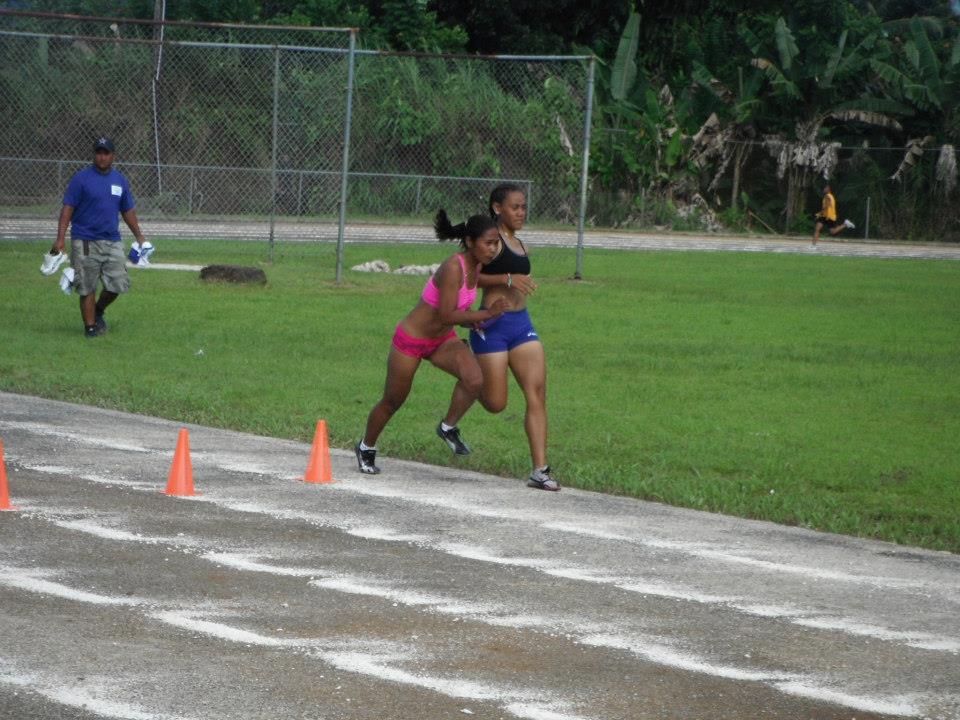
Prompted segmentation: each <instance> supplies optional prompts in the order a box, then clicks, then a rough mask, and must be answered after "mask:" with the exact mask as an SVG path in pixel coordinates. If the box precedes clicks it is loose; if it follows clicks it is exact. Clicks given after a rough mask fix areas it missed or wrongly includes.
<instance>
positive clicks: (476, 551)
mask: <svg viewBox="0 0 960 720" xmlns="http://www.w3.org/2000/svg"><path fill="white" fill-rule="evenodd" d="M25 467H26V466H25ZM29 467H30V468H31V469H34V470H37V471H39V472H49V473H55V474H70V471H69V469H68V468H63V467H60V466H29ZM81 479H90V480H92V481H95V482H99V481H103V482H112V483H113V484H121V485H127V486H130V487H133V488H134V489H137V490H149V491H151V492H152V491H156V487H155V486H153V485H149V484H146V483H133V482H131V481H123V480H106V479H103V480H100V479H97V480H94V479H93V478H90V477H85V476H81ZM144 485H146V486H147V487H143V486H144ZM333 487H336V486H333ZM386 496H387V497H403V496H402V495H401V494H399V493H396V492H392V493H389V494H387V495H386ZM177 499H187V500H196V501H201V502H210V503H213V504H215V505H217V506H219V507H223V508H226V509H230V510H233V511H235V512H247V513H253V514H263V515H269V516H271V517H275V518H277V519H283V520H300V521H305V522H313V523H316V524H318V525H321V526H323V527H330V528H333V529H335V530H339V531H341V532H346V533H349V534H354V535H356V536H358V537H364V538H369V537H371V536H376V537H374V538H373V539H377V540H383V541H387V542H416V543H417V544H419V545H421V546H423V547H426V548H432V549H435V550H439V551H440V552H445V553H448V554H451V555H455V556H459V557H463V558H466V559H470V560H476V561H479V562H489V563H494V564H500V565H512V566H515V567H525V568H529V569H532V570H536V571H539V572H543V573H546V574H549V575H553V576H557V577H564V578H567V579H575V580H580V581H583V582H593V583H601V584H612V585H614V586H616V587H619V588H620V589H622V590H624V591H627V592H636V593H638V594H642V595H649V596H653V597H663V598H666V599H674V600H681V601H691V602H698V603H704V604H716V605H722V606H724V607H728V608H730V609H733V610H736V611H739V612H745V613H748V614H751V615H757V616H761V617H767V618H771V619H782V620H785V621H788V622H791V623H794V624H797V625H805V626H808V627H816V628H818V629H823V630H832V631H837V632H846V633H849V634H852V635H858V636H865V637H872V638H874V639H877V640H881V641H884V642H894V643H900V644H905V645H907V646H909V647H915V648H918V649H923V650H929V651H933V652H949V653H954V654H956V653H960V640H957V639H955V638H950V637H946V636H938V635H933V634H930V633H923V632H912V631H901V630H893V629H890V628H884V627H882V626H880V625H876V624H874V623H867V622H862V621H859V620H854V619H849V618H830V617H824V616H822V614H820V613H818V612H817V613H815V612H812V611H809V610H803V609H800V608H796V607H778V606H776V605H765V604H762V603H756V602H755V601H753V600H750V599H747V598H736V597H727V596H719V595H711V594H709V593H702V592H699V591H696V590H691V589H689V588H681V587H677V586H672V585H667V584H664V583H658V582H650V581H647V580H645V579H643V578H623V577H616V576H611V575H601V574H598V572H597V571H595V570H590V569H584V568H578V567H570V566H558V565H557V564H556V563H554V562H552V561H548V560H541V559H537V558H523V557H502V556H499V555H496V554H495V553H492V552H490V551H488V550H487V549H485V548H482V547H478V546H471V545H466V544H457V543H442V542H441V543H431V542H429V541H426V542H423V541H421V540H419V539H415V538H418V537H419V536H414V535H409V534H404V533H400V532H395V531H392V530H390V529H388V528H382V527H378V528H376V529H375V530H372V529H371V528H370V527H369V526H360V525H353V524H351V523H349V522H347V521H344V520H342V519H340V518H332V517H330V516H326V515H321V514H317V513H305V512H302V511H297V510H290V509H287V508H277V507H271V506H269V505H266V504H263V503H252V502H248V501H240V500H235V499H231V498H229V497H226V498H215V497H213V496H194V497H187V498H177ZM560 526H562V527H567V528H572V527H574V526H571V525H569V524H559V526H558V524H557V523H546V524H544V527H550V528H551V529H560ZM571 531H572V530H571ZM587 534H588V535H591V536H600V532H599V531H598V532H594V531H592V530H591V531H589V532H588V533H587ZM602 536H603V537H605V538H606V539H618V538H620V537H621V536H619V535H617V534H612V533H605V534H603V535H602ZM638 542H640V543H641V544H647V541H642V542H641V541H638ZM650 542H653V543H655V544H656V545H657V546H658V547H660V546H664V547H669V548H670V549H679V548H681V547H683V546H689V547H693V548H695V549H696V551H697V552H699V550H700V549H699V548H696V546H693V545H692V544H689V543H682V542H673V541H661V540H654V541H650ZM851 577H853V576H851Z"/></svg>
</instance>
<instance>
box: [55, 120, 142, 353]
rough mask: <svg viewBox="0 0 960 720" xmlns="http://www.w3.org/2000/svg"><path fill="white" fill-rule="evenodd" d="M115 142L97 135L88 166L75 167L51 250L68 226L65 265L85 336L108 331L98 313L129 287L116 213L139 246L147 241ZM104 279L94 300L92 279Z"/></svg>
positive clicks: (58, 245) (58, 244) (59, 249)
mask: <svg viewBox="0 0 960 720" xmlns="http://www.w3.org/2000/svg"><path fill="white" fill-rule="evenodd" d="M113 160H114V145H113V141H112V140H111V139H110V138H106V137H101V138H98V139H97V141H96V142H95V143H94V146H93V164H92V165H88V166H87V167H85V168H84V169H83V170H80V171H78V172H77V173H76V174H75V175H74V176H73V177H72V178H70V183H69V184H68V185H67V191H66V192H65V193H64V195H63V209H62V210H61V211H60V224H59V226H58V227H57V240H56V242H54V244H53V249H52V250H51V253H52V254H57V253H59V252H63V249H64V244H65V238H66V234H67V227H68V226H69V227H70V265H71V266H72V267H73V270H74V273H75V279H74V289H75V290H77V292H78V293H79V294H80V314H81V316H82V317H83V327H84V332H85V334H86V336H87V337H97V336H98V335H103V333H105V332H106V331H107V323H106V321H105V320H104V319H103V313H104V311H105V310H106V309H107V306H108V305H109V304H110V303H112V302H113V301H114V300H116V299H117V296H118V295H120V294H121V293H125V292H127V290H129V289H130V276H129V275H127V262H126V255H124V252H123V243H122V242H121V241H120V220H119V218H118V215H119V216H120V217H123V221H124V222H125V223H126V224H127V227H129V228H130V232H132V233H133V235H134V237H135V238H136V239H137V242H139V243H140V244H141V245H143V243H144V242H146V240H145V239H144V237H143V233H142V232H141V231H140V223H139V222H137V213H136V212H135V211H134V205H135V203H134V199H133V193H131V192H130V183H128V182H127V179H126V178H125V177H124V176H123V175H122V174H121V173H120V171H119V170H115V169H114V168H113ZM99 281H102V282H103V290H102V291H101V292H100V297H99V298H96V292H97V283H98V282H99Z"/></svg>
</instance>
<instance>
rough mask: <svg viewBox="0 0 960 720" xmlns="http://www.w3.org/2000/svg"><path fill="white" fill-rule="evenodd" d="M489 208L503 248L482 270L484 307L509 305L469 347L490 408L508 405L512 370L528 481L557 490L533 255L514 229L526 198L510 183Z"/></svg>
mask: <svg viewBox="0 0 960 720" xmlns="http://www.w3.org/2000/svg"><path fill="white" fill-rule="evenodd" d="M490 214H491V215H492V216H493V217H494V218H495V219H496V220H497V225H498V229H499V231H500V252H499V254H498V255H497V256H496V257H495V258H494V259H493V261H491V262H490V263H489V264H488V265H486V266H484V267H483V268H481V270H480V278H479V282H478V284H479V285H480V287H482V288H483V299H482V301H481V303H480V305H481V307H491V306H492V305H493V304H494V303H495V302H497V301H498V300H506V301H507V304H508V307H509V309H508V310H507V312H505V313H503V315H501V316H500V317H498V318H497V319H495V320H493V321H490V322H488V323H482V324H481V325H480V326H478V327H476V328H475V329H473V330H471V331H470V347H471V348H472V349H473V352H474V354H475V355H476V356H477V362H479V363H480V368H481V370H483V389H482V390H481V392H480V403H481V404H482V405H483V407H484V408H485V409H486V410H488V411H489V412H492V413H498V412H501V411H502V410H503V409H504V408H505V407H506V406H507V380H508V378H507V369H508V368H509V369H510V370H511V371H512V372H513V376H514V378H516V380H517V384H518V385H519V386H520V389H521V390H522V391H523V395H524V398H525V399H526V401H527V411H526V415H525V417H524V427H525V428H526V431H527V440H528V442H529V444H530V457H531V459H532V461H533V470H532V471H531V473H530V476H529V478H528V479H527V485H529V486H530V487H534V488H538V489H540V490H559V489H560V484H559V483H558V482H557V481H556V480H555V479H554V478H553V476H552V475H551V471H550V464H549V463H548V462H547V365H546V358H545V355H544V352H543V344H542V343H541V342H540V336H539V335H537V331H536V330H535V329H534V327H533V323H532V322H531V321H530V315H529V313H528V312H527V296H528V295H530V293H532V292H533V291H534V290H536V289H537V284H536V283H535V282H534V281H533V279H532V278H531V277H530V258H529V257H528V256H527V249H526V247H524V244H523V242H521V240H520V238H518V237H517V235H516V233H517V231H518V230H520V229H521V228H522V227H523V223H524V221H525V220H526V219H527V199H526V196H525V195H524V194H523V190H522V189H521V188H520V187H519V186H517V185H512V184H504V185H498V186H497V187H496V188H494V190H493V192H492V193H490Z"/></svg>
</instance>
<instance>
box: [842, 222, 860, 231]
mask: <svg viewBox="0 0 960 720" xmlns="http://www.w3.org/2000/svg"><path fill="white" fill-rule="evenodd" d="M843 224H844V225H845V226H846V227H847V228H848V229H849V230H853V229H854V228H855V227H857V226H856V225H854V224H853V223H852V222H850V221H849V220H844V221H843Z"/></svg>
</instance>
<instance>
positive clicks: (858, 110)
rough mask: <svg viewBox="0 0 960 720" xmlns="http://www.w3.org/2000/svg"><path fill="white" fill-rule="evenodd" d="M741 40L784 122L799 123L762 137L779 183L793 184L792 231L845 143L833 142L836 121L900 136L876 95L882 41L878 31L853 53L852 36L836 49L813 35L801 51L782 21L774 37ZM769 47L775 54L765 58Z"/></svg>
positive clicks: (788, 218) (749, 35)
mask: <svg viewBox="0 0 960 720" xmlns="http://www.w3.org/2000/svg"><path fill="white" fill-rule="evenodd" d="M743 34H744V36H745V39H746V40H747V42H748V45H750V49H751V51H752V52H753V55H754V57H753V58H752V59H751V61H750V65H751V66H752V67H753V68H755V70H756V71H758V72H759V73H760V74H761V75H762V76H763V78H764V81H765V83H766V84H767V85H768V86H769V89H770V94H769V101H770V102H771V104H772V105H774V106H775V108H776V110H778V111H779V115H780V116H783V117H795V118H796V117H799V118H800V119H798V120H796V122H795V123H794V125H793V128H792V129H786V128H785V129H784V130H781V131H779V132H772V133H770V132H767V133H765V134H764V136H763V142H764V146H765V147H766V149H767V150H768V151H769V152H770V154H771V155H772V156H773V157H774V158H775V159H776V162H777V176H778V178H780V179H781V180H783V179H784V178H785V179H786V182H787V201H786V205H785V224H786V227H787V228H790V227H791V226H792V224H793V220H794V218H795V217H796V216H797V215H798V213H800V212H801V211H802V209H803V206H804V204H805V196H806V192H807V191H808V189H809V188H810V187H811V185H812V184H813V181H814V179H815V178H817V177H821V178H823V179H824V180H827V179H829V178H830V175H831V173H832V172H833V170H834V168H835V167H836V165H837V162H838V149H839V147H840V143H839V142H837V141H836V140H835V139H833V138H831V129H832V124H833V123H834V122H835V123H841V124H857V125H866V126H870V127H874V128H882V129H886V130H893V131H898V132H899V131H901V130H902V128H901V126H900V124H899V122H897V121H896V120H895V119H893V118H892V117H890V116H889V115H887V114H885V113H883V112H879V111H878V110H877V108H878V100H879V98H877V97H875V96H873V95H872V94H871V93H872V89H871V86H870V84H869V81H870V80H871V74H870V73H868V71H869V69H870V59H871V58H873V57H875V56H876V54H877V52H878V51H879V50H882V48H878V43H879V42H880V39H881V36H880V32H879V30H875V31H873V32H869V33H867V34H866V35H865V36H864V37H863V39H862V40H861V41H860V42H859V43H858V44H857V45H855V46H853V47H851V48H848V47H847V41H848V39H849V37H850V33H849V30H844V31H843V32H842V33H841V34H840V37H839V39H838V40H837V41H836V44H835V45H834V46H832V47H831V46H825V45H823V44H818V43H817V42H815V41H816V39H817V38H816V37H811V38H810V39H809V42H807V41H805V42H804V43H803V45H804V52H803V53H801V51H800V47H799V46H798V44H797V40H796V38H795V35H794V32H793V31H792V30H791V28H790V26H789V25H788V24H787V22H786V20H785V19H784V18H783V17H782V16H780V17H778V18H777V19H776V21H775V23H774V26H773V29H772V33H771V37H769V38H766V39H761V38H760V37H759V36H757V35H755V34H754V33H753V32H752V30H749V29H745V30H744V33H743ZM770 49H773V50H775V54H774V53H768V52H764V51H765V50H770ZM775 116H776V115H774V117H775ZM790 130H792V132H790Z"/></svg>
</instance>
